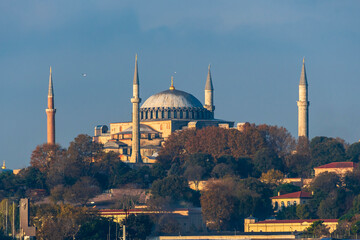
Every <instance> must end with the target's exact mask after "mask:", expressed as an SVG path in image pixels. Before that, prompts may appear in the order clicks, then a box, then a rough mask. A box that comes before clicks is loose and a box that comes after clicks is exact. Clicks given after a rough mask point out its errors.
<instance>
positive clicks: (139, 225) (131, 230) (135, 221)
mask: <svg viewBox="0 0 360 240" xmlns="http://www.w3.org/2000/svg"><path fill="white" fill-rule="evenodd" d="M122 225H125V226H126V231H127V236H128V237H129V238H130V239H134V240H138V239H146V237H147V236H149V235H150V233H151V229H152V227H153V225H154V223H153V221H152V220H151V218H150V217H149V215H144V214H139V215H136V216H135V215H134V214H130V215H129V216H128V217H127V218H125V219H124V220H123V221H122Z"/></svg>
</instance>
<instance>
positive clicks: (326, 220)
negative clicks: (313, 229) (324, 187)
mask: <svg viewBox="0 0 360 240" xmlns="http://www.w3.org/2000/svg"><path fill="white" fill-rule="evenodd" d="M315 221H324V222H338V219H296V220H265V221H260V222H257V223H304V222H310V223H312V222H315Z"/></svg>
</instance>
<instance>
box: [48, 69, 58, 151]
mask: <svg viewBox="0 0 360 240" xmlns="http://www.w3.org/2000/svg"><path fill="white" fill-rule="evenodd" d="M55 113H56V109H55V108H54V88H53V81H52V70H51V66H50V75H49V92H48V108H47V109H46V115H47V143H48V144H55Z"/></svg>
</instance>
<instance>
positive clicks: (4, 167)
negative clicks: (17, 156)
mask: <svg viewBox="0 0 360 240" xmlns="http://www.w3.org/2000/svg"><path fill="white" fill-rule="evenodd" d="M1 169H6V166H5V160H4V161H3V165H2V167H1Z"/></svg>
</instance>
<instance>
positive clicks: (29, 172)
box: [19, 166, 46, 189]
mask: <svg viewBox="0 0 360 240" xmlns="http://www.w3.org/2000/svg"><path fill="white" fill-rule="evenodd" d="M19 177H20V178H21V179H22V181H24V185H25V186H26V188H28V189H30V188H32V189H34V188H40V189H45V188H46V183H45V181H46V173H44V172H41V171H40V170H39V168H36V167H32V166H30V167H27V168H24V169H22V170H21V171H20V172H19Z"/></svg>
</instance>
